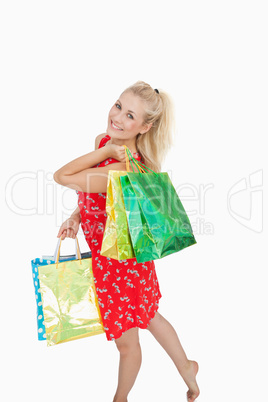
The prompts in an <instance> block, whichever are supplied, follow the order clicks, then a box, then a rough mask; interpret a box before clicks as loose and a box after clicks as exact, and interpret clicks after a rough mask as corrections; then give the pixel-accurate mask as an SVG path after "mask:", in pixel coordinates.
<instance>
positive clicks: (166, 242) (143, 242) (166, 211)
mask: <svg viewBox="0 0 268 402" xmlns="http://www.w3.org/2000/svg"><path fill="white" fill-rule="evenodd" d="M125 150H126V153H127V154H128V158H129V159H130V161H131V160H132V161H133V162H134V163H135V164H136V166H137V167H138V168H139V167H141V168H142V169H143V171H141V170H140V171H139V172H138V173H135V172H134V171H133V172H131V171H130V170H129V168H128V167H127V172H125V175H124V176H123V175H122V176H121V177H120V182H121V188H122V193H123V199H124V205H125V210H126V215H127V221H128V230H129V233H130V237H131V241H132V246H133V249H134V253H135V257H136V259H137V261H138V262H139V263H140V262H146V261H150V260H156V259H159V258H163V257H165V256H167V255H169V254H172V253H175V252H178V251H180V250H182V249H184V248H186V247H189V246H191V245H193V244H195V243H196V240H195V237H194V235H193V231H192V227H191V224H190V221H189V218H188V216H187V214H186V212H185V209H184V207H183V205H182V203H181V201H180V199H179V196H178V194H177V192H176V190H175V188H174V186H173V184H172V182H171V180H170V177H169V175H168V173H167V172H160V173H155V172H154V171H153V170H151V169H149V168H148V167H147V166H145V165H143V164H142V163H140V162H138V161H136V160H135V158H133V157H132V155H131V154H130V152H129V150H128V148H127V147H126V146H125ZM148 171H151V172H152V173H148Z"/></svg>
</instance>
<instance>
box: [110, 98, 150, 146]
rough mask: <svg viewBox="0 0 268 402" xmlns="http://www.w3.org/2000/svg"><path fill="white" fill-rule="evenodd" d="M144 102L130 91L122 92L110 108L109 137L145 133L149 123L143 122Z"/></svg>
mask: <svg viewBox="0 0 268 402" xmlns="http://www.w3.org/2000/svg"><path fill="white" fill-rule="evenodd" d="M144 106H145V105H144V102H143V101H142V100H141V99H140V98H139V97H138V96H136V95H134V94H133V93H132V92H130V91H127V92H124V93H123V94H122V95H121V96H120V97H119V99H118V100H117V101H116V102H115V104H114V105H113V107H112V108H111V110H110V112H109V116H108V127H107V134H108V135H110V137H111V138H117V139H132V138H135V137H136V135H137V134H139V133H141V134H143V133H145V132H146V131H148V130H149V129H150V127H151V124H144V120H143V116H144Z"/></svg>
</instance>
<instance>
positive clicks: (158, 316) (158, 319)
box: [146, 311, 163, 331]
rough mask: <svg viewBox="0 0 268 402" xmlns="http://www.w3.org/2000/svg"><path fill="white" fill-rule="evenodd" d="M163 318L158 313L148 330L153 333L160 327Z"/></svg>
mask: <svg viewBox="0 0 268 402" xmlns="http://www.w3.org/2000/svg"><path fill="white" fill-rule="evenodd" d="M162 318H163V316H162V315H161V314H160V313H159V312H158V311H157V312H156V313H155V316H154V317H153V319H152V320H151V322H150V324H149V325H148V327H147V328H146V329H148V331H153V330H154V328H156V327H157V326H158V325H159V323H160V322H161V320H162Z"/></svg>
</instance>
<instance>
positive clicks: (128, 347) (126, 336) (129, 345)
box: [115, 328, 140, 354]
mask: <svg viewBox="0 0 268 402" xmlns="http://www.w3.org/2000/svg"><path fill="white" fill-rule="evenodd" d="M115 343H116V346H117V349H118V350H119V352H120V353H121V354H128V353H130V352H132V351H137V349H139V348H140V341H139V333H138V328H131V329H129V330H127V331H126V332H124V333H123V335H121V336H120V338H117V339H115Z"/></svg>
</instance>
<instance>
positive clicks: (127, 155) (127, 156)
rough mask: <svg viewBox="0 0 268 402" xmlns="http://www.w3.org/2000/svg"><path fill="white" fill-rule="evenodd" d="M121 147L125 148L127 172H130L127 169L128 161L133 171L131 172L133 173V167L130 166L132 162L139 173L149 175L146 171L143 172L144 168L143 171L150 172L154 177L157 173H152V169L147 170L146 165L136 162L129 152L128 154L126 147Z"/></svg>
mask: <svg viewBox="0 0 268 402" xmlns="http://www.w3.org/2000/svg"><path fill="white" fill-rule="evenodd" d="M123 147H125V155H126V165H127V171H128V172H129V171H130V169H129V161H130V163H131V166H132V170H133V172H134V167H133V165H132V161H133V162H134V163H135V165H136V167H137V168H138V170H139V173H149V172H148V171H147V172H146V171H145V170H144V168H145V169H148V170H150V171H151V172H152V173H154V174H155V175H157V173H156V172H154V171H153V170H152V169H150V168H148V166H146V165H144V164H143V163H141V162H139V161H137V160H136V159H135V158H134V157H133V156H132V155H131V152H130V150H129V149H128V147H127V146H126V145H123Z"/></svg>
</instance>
